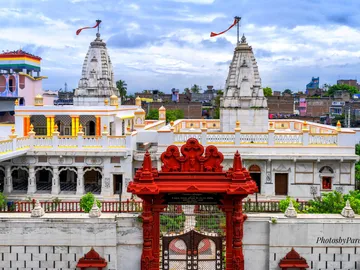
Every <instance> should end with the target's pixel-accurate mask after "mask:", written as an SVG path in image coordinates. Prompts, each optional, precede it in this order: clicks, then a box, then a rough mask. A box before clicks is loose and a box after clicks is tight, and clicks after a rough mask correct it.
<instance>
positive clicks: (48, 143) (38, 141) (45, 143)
mask: <svg viewBox="0 0 360 270" xmlns="http://www.w3.org/2000/svg"><path fill="white" fill-rule="evenodd" d="M52 146H53V144H52V137H51V136H35V138H34V147H52Z"/></svg>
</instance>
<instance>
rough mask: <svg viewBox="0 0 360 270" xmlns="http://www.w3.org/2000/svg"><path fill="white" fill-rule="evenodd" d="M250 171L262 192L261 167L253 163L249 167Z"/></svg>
mask: <svg viewBox="0 0 360 270" xmlns="http://www.w3.org/2000/svg"><path fill="white" fill-rule="evenodd" d="M249 173H250V176H251V178H252V179H253V180H254V181H255V182H256V185H257V187H258V189H259V192H258V193H261V169H260V167H259V166H258V165H255V164H253V165H251V166H250V167H249Z"/></svg>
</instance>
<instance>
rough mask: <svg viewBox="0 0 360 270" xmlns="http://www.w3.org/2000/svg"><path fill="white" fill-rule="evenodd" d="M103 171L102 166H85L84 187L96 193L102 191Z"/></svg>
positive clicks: (87, 190) (86, 190)
mask: <svg viewBox="0 0 360 270" xmlns="http://www.w3.org/2000/svg"><path fill="white" fill-rule="evenodd" d="M101 181H102V172H101V169H100V168H96V167H85V168H84V187H85V192H86V193H87V192H91V193H94V194H100V193H101Z"/></svg>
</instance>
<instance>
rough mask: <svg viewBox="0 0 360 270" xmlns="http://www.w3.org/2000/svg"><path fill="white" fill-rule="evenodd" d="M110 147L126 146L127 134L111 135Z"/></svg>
mask: <svg viewBox="0 0 360 270" xmlns="http://www.w3.org/2000/svg"><path fill="white" fill-rule="evenodd" d="M108 139H109V147H115V148H116V147H125V145H126V137H125V136H109V137H108Z"/></svg>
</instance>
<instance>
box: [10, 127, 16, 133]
mask: <svg viewBox="0 0 360 270" xmlns="http://www.w3.org/2000/svg"><path fill="white" fill-rule="evenodd" d="M11 134H15V126H12V127H11Z"/></svg>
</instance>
